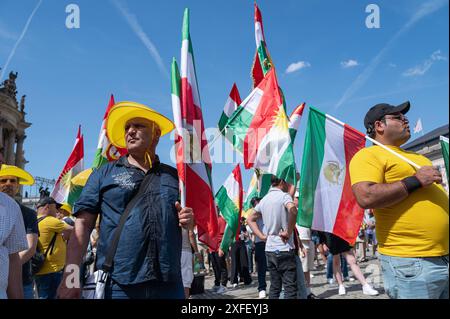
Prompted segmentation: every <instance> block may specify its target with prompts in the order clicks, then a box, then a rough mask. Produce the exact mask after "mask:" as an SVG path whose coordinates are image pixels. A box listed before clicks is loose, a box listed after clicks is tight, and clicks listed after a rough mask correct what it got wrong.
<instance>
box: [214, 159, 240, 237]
mask: <svg viewBox="0 0 450 319" xmlns="http://www.w3.org/2000/svg"><path fill="white" fill-rule="evenodd" d="M243 194H244V190H243V187H242V175H241V169H240V166H239V164H238V165H236V167H235V168H234V169H233V171H232V172H231V174H230V175H229V176H228V178H227V179H226V180H225V182H224V183H223V185H222V186H221V187H220V189H219V190H218V192H217V194H216V203H217V206H218V207H219V210H220V214H221V215H222V216H223V218H224V219H225V220H226V222H227V224H228V225H229V226H230V227H231V230H232V232H233V237H234V238H235V239H236V240H237V236H238V235H239V230H238V229H239V225H240V222H239V221H240V219H241V212H242V201H243Z"/></svg>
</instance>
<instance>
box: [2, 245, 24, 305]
mask: <svg viewBox="0 0 450 319" xmlns="http://www.w3.org/2000/svg"><path fill="white" fill-rule="evenodd" d="M6 294H7V295H8V299H23V286H22V263H21V262H20V258H19V253H15V254H11V255H9V275H8V288H7V290H6Z"/></svg>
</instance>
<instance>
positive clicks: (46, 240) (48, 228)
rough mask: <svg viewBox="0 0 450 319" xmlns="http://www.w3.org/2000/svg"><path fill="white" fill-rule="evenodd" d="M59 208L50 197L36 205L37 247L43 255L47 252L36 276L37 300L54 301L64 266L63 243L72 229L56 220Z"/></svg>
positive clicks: (64, 244) (64, 252)
mask: <svg viewBox="0 0 450 319" xmlns="http://www.w3.org/2000/svg"><path fill="white" fill-rule="evenodd" d="M59 207H61V205H60V204H58V203H57V202H56V201H55V200H54V199H53V198H52V197H44V198H42V199H40V200H39V202H38V204H37V211H38V227H39V243H38V247H39V248H40V250H41V252H42V253H43V254H44V253H45V252H47V251H48V252H47V256H46V258H45V262H44V264H43V265H42V268H41V269H40V270H39V272H38V273H37V274H36V286H37V289H38V295H39V299H55V297H56V290H57V289H58V286H59V284H60V282H61V278H62V270H63V269H64V266H65V264H66V242H65V241H66V240H68V239H69V236H70V233H71V231H72V229H73V227H72V226H69V225H68V224H66V223H64V222H62V221H61V220H59V219H58V218H56V216H57V214H58V208H59Z"/></svg>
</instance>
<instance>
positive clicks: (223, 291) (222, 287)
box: [216, 285, 227, 295]
mask: <svg viewBox="0 0 450 319" xmlns="http://www.w3.org/2000/svg"><path fill="white" fill-rule="evenodd" d="M226 291H227V288H226V287H224V286H222V285H220V287H219V289H217V291H216V292H217V293H218V294H219V295H222V294H224V293H225V292H226Z"/></svg>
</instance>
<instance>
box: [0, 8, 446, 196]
mask: <svg viewBox="0 0 450 319" xmlns="http://www.w3.org/2000/svg"><path fill="white" fill-rule="evenodd" d="M372 2H373V1H357V0H348V1H343V0H340V1H324V0H321V1H312V0H310V1H298V0H283V1H269V0H260V1H258V5H259V7H260V9H261V11H262V15H263V21H264V30H265V36H266V41H267V45H268V48H269V51H270V54H271V56H272V59H273V62H274V64H275V66H276V68H277V74H278V78H279V82H280V85H281V87H282V88H283V91H284V93H285V96H286V101H287V106H288V112H289V113H290V112H291V111H292V110H293V108H294V107H295V106H296V105H298V104H299V103H301V102H303V101H305V102H306V103H307V104H308V105H311V106H314V107H316V108H318V109H320V110H322V111H324V112H327V113H329V114H331V115H333V116H335V117H337V118H339V119H340V120H342V121H344V122H346V123H348V124H349V125H352V126H354V127H355V128H357V129H359V130H362V131H363V124H362V123H363V117H364V115H365V113H366V112H367V110H368V108H370V107H371V106H373V105H374V104H377V103H380V102H388V103H391V104H399V103H401V102H403V101H405V100H410V101H411V103H412V108H411V111H410V112H409V114H408V115H409V118H410V121H411V122H413V123H412V125H414V123H415V122H416V120H417V119H418V118H419V117H420V118H421V119H422V123H423V127H424V132H425V133H426V132H427V131H431V130H432V129H434V128H436V127H438V126H441V125H444V124H446V123H448V115H449V114H448V112H449V109H448V105H449V93H448V76H449V74H448V70H449V69H448V57H449V42H448V36H449V35H448V30H449V20H448V13H449V12H448V10H449V7H448V0H429V1H417V0H395V1H386V0H385V1H376V2H375V3H376V4H377V5H378V6H379V8H380V18H381V19H380V22H381V25H380V28H378V29H368V28H367V27H366V25H365V20H366V17H367V16H368V15H369V13H366V12H365V9H366V6H367V5H368V4H370V3H372ZM38 3H39V1H38V0H21V1H15V0H2V1H1V2H0V67H2V68H4V66H5V64H6V63H7V61H8V60H9V63H8V65H7V68H4V69H5V70H4V72H5V75H7V74H8V73H9V71H10V70H14V71H17V72H19V77H18V79H17V86H18V91H19V93H18V96H19V97H20V96H21V95H22V94H26V95H27V104H26V112H27V120H28V121H29V122H31V123H32V126H31V127H30V128H29V129H28V130H27V139H26V141H25V150H26V153H25V156H26V158H27V160H28V161H29V164H27V166H26V168H27V170H28V171H29V172H30V173H32V174H33V175H35V176H42V177H47V178H56V177H57V176H58V174H59V173H60V171H61V169H62V167H63V166H64V163H65V161H66V159H67V157H68V155H69V153H70V151H71V148H72V146H73V143H74V140H75V136H76V131H77V127H78V125H79V124H81V125H82V131H83V133H84V138H85V166H86V167H89V165H90V163H92V160H93V156H94V153H95V149H96V146H97V139H98V133H99V129H100V124H101V120H102V117H103V113H104V111H105V107H106V105H107V102H108V99H109V95H110V94H111V93H113V94H114V95H115V98H116V101H120V100H131V101H137V102H141V103H144V104H147V105H149V106H151V107H153V108H155V109H157V110H159V111H160V112H161V113H163V114H165V115H167V116H168V117H170V118H172V110H171V99H170V82H169V77H168V76H169V73H168V72H169V70H170V62H171V59H172V57H176V58H177V60H178V61H179V60H180V49H181V24H182V16H183V10H184V8H185V7H189V8H190V10H191V26H190V27H191V37H192V41H193V46H194V54H195V61H196V68H197V76H198V82H199V88H200V95H201V100H202V107H203V114H204V120H205V123H206V126H207V127H216V126H217V122H218V120H219V116H220V113H221V112H222V109H223V105H224V103H225V101H226V98H227V96H228V93H229V91H230V89H231V86H232V84H233V83H234V82H236V83H237V86H238V88H239V91H240V93H241V98H242V99H244V98H245V97H246V96H247V95H248V93H249V92H250V89H251V81H250V76H249V75H250V67H251V64H252V59H253V55H254V52H255V40H254V24H253V23H254V22H253V0H251V1H250V0H248V1H243V0H228V1H206V0H195V1H194V0H190V1H187V0H186V1H181V0H180V1H137V0H126V1H125V0H111V1H110V0H98V1H87V0H77V1H75V0H74V1H55V0H42V2H41V4H40V6H39V7H38V8H37V10H36V11H35V14H34V15H33V16H32V19H31V20H30V16H31V14H32V12H33V10H34V9H35V8H36V7H37V5H38ZM70 3H74V4H77V5H78V6H79V8H80V17H81V25H80V28H79V29H67V28H66V25H65V21H66V17H67V15H68V14H67V13H66V12H65V8H66V6H67V5H68V4H70ZM28 20H30V22H29V24H28V28H27V30H26V32H25V33H24V34H23V37H21V35H22V32H23V31H24V27H25V25H26V24H27V21H28ZM138 30H142V33H141V34H138V32H137V31H138ZM144 37H145V39H147V40H146V41H147V42H145V41H143V38H144ZM20 38H21V39H20ZM19 39H20V41H19V42H18V40H19ZM13 48H16V49H15V50H14V51H13ZM12 52H13V54H12ZM10 56H11V58H10V59H8V57H10ZM288 68H289V70H295V71H294V72H286V71H287V70H288ZM0 72H1V71H0ZM4 79H5V77H3V78H2V79H1V80H4ZM307 114H308V113H307V112H306V113H305V114H304V118H303V120H302V123H301V124H300V133H299V134H298V135H297V136H298V137H297V140H296V143H295V155H296V161H297V164H298V165H300V163H301V153H302V149H303V139H304V134H305V127H306V119H307ZM415 137H418V136H415ZM413 138H414V137H413ZM172 145H173V142H172V141H171V140H170V138H169V137H164V138H163V139H162V141H161V142H160V145H159V147H158V153H159V155H160V157H161V159H162V160H163V161H165V162H169V159H170V151H171V147H172ZM227 149H228V148H227ZM233 166H234V165H233V164H218V163H214V164H213V182H214V188H215V190H218V188H219V187H220V185H221V184H222V183H223V182H224V180H225V179H226V177H227V176H228V174H229V173H230V172H231V170H232V169H233ZM241 168H243V167H241ZM249 177H250V173H248V172H245V173H244V188H247V184H248V182H249Z"/></svg>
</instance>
